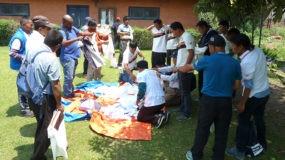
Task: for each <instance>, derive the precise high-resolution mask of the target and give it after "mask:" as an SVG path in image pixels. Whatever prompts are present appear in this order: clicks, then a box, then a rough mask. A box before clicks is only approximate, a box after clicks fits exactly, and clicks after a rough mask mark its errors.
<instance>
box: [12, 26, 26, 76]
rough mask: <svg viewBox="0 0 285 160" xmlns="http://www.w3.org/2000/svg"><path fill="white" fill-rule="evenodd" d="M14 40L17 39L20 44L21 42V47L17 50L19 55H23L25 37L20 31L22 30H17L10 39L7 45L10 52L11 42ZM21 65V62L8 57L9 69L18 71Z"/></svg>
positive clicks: (24, 51)
mask: <svg viewBox="0 0 285 160" xmlns="http://www.w3.org/2000/svg"><path fill="white" fill-rule="evenodd" d="M15 39H19V40H20V42H21V47H20V50H19V54H21V55H25V53H26V42H27V38H26V37H25V34H24V31H23V30H22V28H19V29H18V31H17V32H16V33H15V34H14V35H13V37H12V38H11V40H10V43H9V47H10V50H11V47H12V43H13V41H14V40H15ZM21 64H22V62H21V61H19V60H17V59H15V58H13V57H10V68H11V69H13V70H19V69H20V67H21Z"/></svg>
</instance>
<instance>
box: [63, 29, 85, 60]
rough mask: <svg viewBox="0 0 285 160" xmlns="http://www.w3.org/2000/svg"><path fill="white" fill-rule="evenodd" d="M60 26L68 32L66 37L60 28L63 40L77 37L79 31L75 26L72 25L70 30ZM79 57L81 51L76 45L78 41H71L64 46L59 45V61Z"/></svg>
mask: <svg viewBox="0 0 285 160" xmlns="http://www.w3.org/2000/svg"><path fill="white" fill-rule="evenodd" d="M61 28H63V29H65V30H66V31H67V32H68V34H69V35H68V39H67V36H66V34H65V32H64V31H63V30H60V32H61V34H62V36H63V40H71V39H74V38H76V37H77V34H78V33H79V32H80V31H79V30H78V29H77V28H76V27H72V29H71V30H68V29H67V28H66V27H64V26H63V25H61ZM80 57H81V51H80V49H79V47H78V41H76V42H74V43H72V44H71V45H69V46H67V47H64V46H62V47H61V53H60V61H61V62H64V61H68V60H72V59H77V58H80Z"/></svg>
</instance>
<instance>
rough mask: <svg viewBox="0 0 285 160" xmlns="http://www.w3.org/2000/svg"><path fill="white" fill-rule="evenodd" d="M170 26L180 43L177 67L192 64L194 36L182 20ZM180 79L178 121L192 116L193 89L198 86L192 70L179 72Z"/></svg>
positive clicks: (176, 110)
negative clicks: (185, 27) (184, 26)
mask: <svg viewBox="0 0 285 160" xmlns="http://www.w3.org/2000/svg"><path fill="white" fill-rule="evenodd" d="M170 27H171V32H172V33H173V35H174V36H175V37H177V38H178V39H179V43H178V45H177V49H178V55H177V62H176V67H181V66H184V65H185V64H191V63H192V60H193V58H194V47H195V41H194V38H193V36H192V35H191V34H190V33H188V32H186V31H185V30H184V28H183V26H182V24H181V23H180V22H174V23H172V24H171V26H170ZM178 79H179V88H180V93H181V105H180V107H179V108H177V109H175V110H174V112H179V113H182V114H181V116H179V117H177V118H176V119H177V120H178V121H183V120H187V119H190V118H191V117H190V116H191V110H192V98H191V90H193V89H194V88H195V87H196V86H195V84H196V79H195V75H194V74H193V72H192V71H191V72H188V73H183V72H178Z"/></svg>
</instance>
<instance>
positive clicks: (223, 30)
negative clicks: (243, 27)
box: [219, 20, 232, 54]
mask: <svg viewBox="0 0 285 160" xmlns="http://www.w3.org/2000/svg"><path fill="white" fill-rule="evenodd" d="M219 30H220V32H221V34H220V36H222V37H223V38H224V40H225V41H226V46H225V53H226V54H230V51H231V49H232V44H231V42H230V41H229V40H228V39H227V38H226V36H227V33H228V30H229V23H228V21H226V20H224V21H221V22H220V23H219Z"/></svg>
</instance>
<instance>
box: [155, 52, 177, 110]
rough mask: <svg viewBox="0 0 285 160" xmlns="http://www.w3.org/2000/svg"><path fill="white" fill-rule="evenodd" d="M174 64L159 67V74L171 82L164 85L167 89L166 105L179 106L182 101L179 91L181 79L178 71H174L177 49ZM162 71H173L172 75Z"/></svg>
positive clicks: (173, 56)
mask: <svg viewBox="0 0 285 160" xmlns="http://www.w3.org/2000/svg"><path fill="white" fill-rule="evenodd" d="M171 57H172V58H173V65H171V66H165V67H160V68H157V72H156V74H157V76H158V77H159V78H161V79H162V80H163V81H166V82H169V85H165V86H164V90H165V105H166V107H169V106H178V105H180V103H181V93H180V91H179V79H178V73H172V68H173V67H175V66H176V60H177V51H174V53H173V55H171ZM162 73H172V74H171V75H166V74H162Z"/></svg>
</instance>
